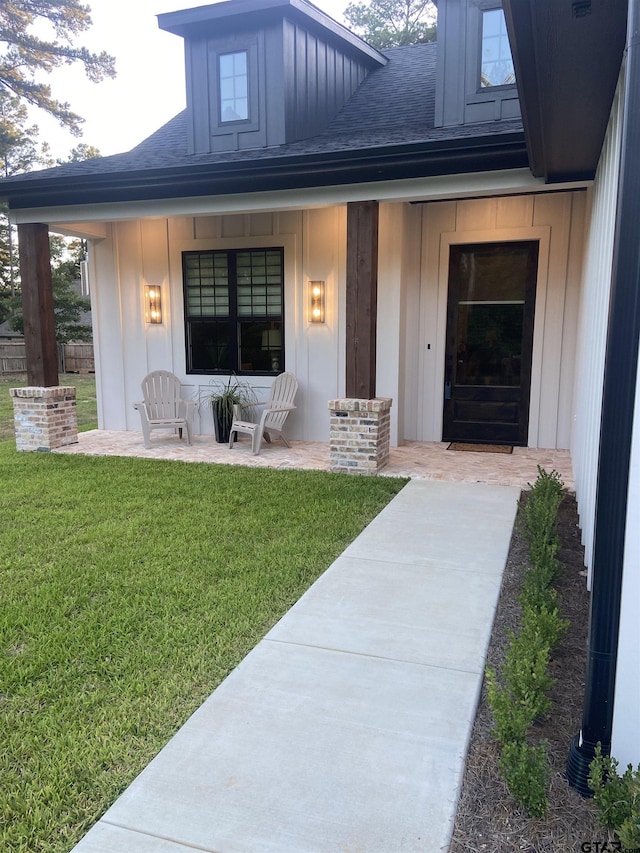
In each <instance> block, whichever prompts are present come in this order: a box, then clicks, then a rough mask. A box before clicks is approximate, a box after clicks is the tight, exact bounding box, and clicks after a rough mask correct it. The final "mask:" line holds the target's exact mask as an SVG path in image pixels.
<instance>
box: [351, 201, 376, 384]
mask: <svg viewBox="0 0 640 853" xmlns="http://www.w3.org/2000/svg"><path fill="white" fill-rule="evenodd" d="M377 301H378V202H377V201H354V202H349V204H347V308H346V324H347V358H346V362H347V366H346V368H347V376H346V379H347V382H346V391H347V394H346V396H347V397H356V398H358V399H362V400H372V399H373V398H374V397H375V396H376V323H377Z"/></svg>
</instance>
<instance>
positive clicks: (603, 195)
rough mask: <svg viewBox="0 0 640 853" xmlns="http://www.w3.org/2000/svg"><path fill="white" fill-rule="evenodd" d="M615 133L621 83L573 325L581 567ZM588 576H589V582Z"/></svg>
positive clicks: (592, 477)
mask: <svg viewBox="0 0 640 853" xmlns="http://www.w3.org/2000/svg"><path fill="white" fill-rule="evenodd" d="M621 134H622V86H621V84H619V85H618V90H617V93H616V97H615V100H614V104H613V108H612V111H611V116H610V119H609V127H608V129H607V134H606V137H605V142H604V145H603V148H602V154H601V157H600V163H599V165H598V170H597V173H596V178H595V181H594V185H593V188H592V190H591V191H590V212H589V216H588V223H587V235H586V246H585V261H584V273H583V282H582V290H581V301H580V312H579V324H578V342H577V356H576V358H577V360H576V364H577V370H576V383H575V399H574V406H575V423H574V429H573V436H572V441H571V459H572V464H573V473H574V478H575V484H576V497H577V500H578V509H579V512H580V522H581V525H580V526H581V528H582V531H583V539H584V542H583V544H584V546H585V561H586V564H587V566H591V561H592V556H593V534H594V523H595V509H596V508H595V502H596V486H597V476H598V452H599V446H600V416H601V411H602V383H603V378H604V362H605V350H606V343H607V325H608V317H609V298H610V293H611V275H612V264H613V242H614V231H615V222H616V208H617V194H618V175H619V165H620V142H621ZM590 581H591V577H590V575H589V584H590Z"/></svg>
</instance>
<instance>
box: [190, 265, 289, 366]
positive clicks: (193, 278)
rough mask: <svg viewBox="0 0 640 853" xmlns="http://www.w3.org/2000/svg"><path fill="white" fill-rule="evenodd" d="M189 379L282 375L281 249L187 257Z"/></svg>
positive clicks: (282, 283) (282, 282)
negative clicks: (197, 376)
mask: <svg viewBox="0 0 640 853" xmlns="http://www.w3.org/2000/svg"><path fill="white" fill-rule="evenodd" d="M182 263H183V276H184V279H183V280H184V308H185V310H184V316H185V327H186V328H185V338H186V347H187V373H239V374H242V373H263V374H276V373H280V372H281V371H282V370H283V369H284V253H283V250H282V248H273V249H235V250H212V251H205V252H184V253H183V256H182Z"/></svg>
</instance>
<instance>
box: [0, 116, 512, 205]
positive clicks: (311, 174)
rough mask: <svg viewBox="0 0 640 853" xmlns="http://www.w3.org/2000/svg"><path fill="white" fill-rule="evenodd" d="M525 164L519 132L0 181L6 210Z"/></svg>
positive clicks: (342, 182)
mask: <svg viewBox="0 0 640 853" xmlns="http://www.w3.org/2000/svg"><path fill="white" fill-rule="evenodd" d="M526 166H527V152H526V145H525V140H524V134H523V133H522V132H513V133H505V134H501V135H497V136H487V137H483V138H476V139H475V140H469V139H464V140H446V141H445V142H437V143H433V142H431V143H414V144H410V145H403V146H392V147H391V146H390V147H379V148H375V149H362V150H358V151H343V152H337V153H334V154H323V155H318V154H314V155H305V156H298V157H279V158H273V159H271V160H268V161H267V160H253V161H241V162H225V163H216V164H199V165H195V166H179V167H173V168H164V169H154V170H148V169H145V170H140V171H134V172H119V173H111V174H102V175H86V174H85V175H79V176H78V177H74V178H70V177H68V176H67V177H65V178H62V177H60V178H55V177H52V178H49V179H46V180H42V179H40V180H38V181H33V180H28V178H27V177H25V180H24V181H19V182H14V183H12V184H11V185H7V186H4V187H3V186H2V185H1V184H0V197H1V198H3V199H5V200H6V201H8V203H9V206H10V208H11V209H15V210H17V209H28V208H34V207H38V208H40V207H57V206H62V205H78V204H99V203H104V202H127V201H147V200H159V199H171V198H180V197H184V196H192V197H198V196H208V195H230V194H233V193H244V192H259V191H276V190H285V189H303V188H308V187H324V186H333V185H345V184H359V183H371V182H378V181H385V180H398V179H403V178H404V179H406V178H417V177H431V176H439V175H447V174H451V175H454V174H463V173H466V172H468V173H472V172H484V171H494V170H502V169H520V168H526Z"/></svg>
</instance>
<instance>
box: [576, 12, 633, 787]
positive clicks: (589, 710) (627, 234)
mask: <svg viewBox="0 0 640 853" xmlns="http://www.w3.org/2000/svg"><path fill="white" fill-rule="evenodd" d="M639 53H640V0H629V12H628V21H627V46H626V76H625V86H624V101H623V119H622V121H623V127H622V149H621V162H620V177H619V183H618V210H617V215H616V231H615V241H614V251H613V279H612V291H611V302H610V306H609V328H608V333H607V349H606V360H605V372H604V386H603V400H602V417H601V426H600V455H599V462H598V484H597V491H596V521H595V537H594V550H593V585H592V593H591V618H590V625H589V656H588V662H587V675H586V685H585V697H584V708H583V716H582V729H581V731H580V733H579V734H578V735H576V736H575V737H574V739H573V740H572V742H571V748H570V750H569V759H568V762H567V779H568V780H569V784H570V785H571V786H572V787H574V788H575V789H576V790H578V791H579V792H580V793H581V794H582V795H583V796H590V794H591V791H590V790H589V786H588V782H587V779H588V776H589V764H590V763H591V760H592V759H593V755H594V751H595V747H596V744H597V743H598V742H600V743H601V744H602V752H603V754H605V755H608V754H609V753H610V751H611V734H612V728H613V700H614V691H615V678H616V663H617V653H618V629H619V625H620V599H621V590H622V570H623V559H624V545H625V531H626V519H627V492H628V485H629V465H630V461H631V437H632V430H633V417H634V404H635V391H636V378H637V372H638V338H639V337H640V157H639V156H638V152H640V55H639Z"/></svg>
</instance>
